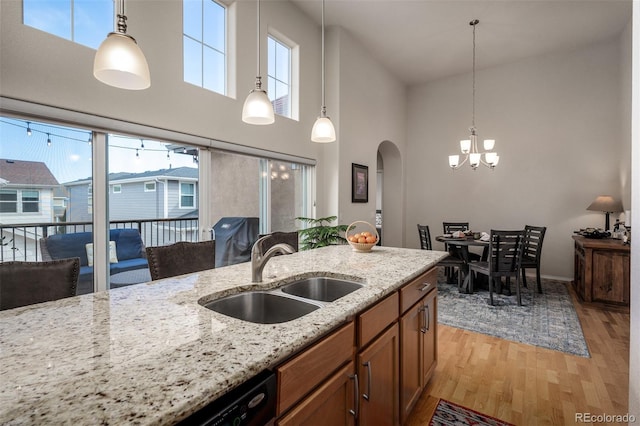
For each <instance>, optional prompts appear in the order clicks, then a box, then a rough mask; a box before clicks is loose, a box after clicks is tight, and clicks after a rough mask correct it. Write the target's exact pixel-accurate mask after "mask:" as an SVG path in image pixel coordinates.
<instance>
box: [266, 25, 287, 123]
mask: <svg viewBox="0 0 640 426" xmlns="http://www.w3.org/2000/svg"><path fill="white" fill-rule="evenodd" d="M267 49H268V52H269V53H268V55H269V56H268V64H267V77H268V79H269V86H268V90H267V92H268V94H269V99H270V100H271V103H272V104H273V110H274V112H275V113H276V114H278V115H282V116H285V117H289V118H291V49H290V48H289V47H288V46H286V45H285V44H283V43H281V42H280V41H278V40H276V39H275V38H273V37H272V36H269V38H268V42H267Z"/></svg>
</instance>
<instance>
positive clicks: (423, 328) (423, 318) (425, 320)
mask: <svg viewBox="0 0 640 426" xmlns="http://www.w3.org/2000/svg"><path fill="white" fill-rule="evenodd" d="M425 309H426V308H425V307H424V305H422V306H420V307H419V308H418V315H420V312H422V319H420V317H418V321H419V326H420V331H421V332H422V333H423V334H424V333H426V332H427V319H426V318H427V317H426V316H425V314H424V312H425ZM422 324H424V325H422Z"/></svg>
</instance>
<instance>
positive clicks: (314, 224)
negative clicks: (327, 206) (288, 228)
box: [296, 216, 347, 250]
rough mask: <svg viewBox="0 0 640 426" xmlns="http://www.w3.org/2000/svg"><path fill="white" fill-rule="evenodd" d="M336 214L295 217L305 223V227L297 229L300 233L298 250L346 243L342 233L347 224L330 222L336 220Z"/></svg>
mask: <svg viewBox="0 0 640 426" xmlns="http://www.w3.org/2000/svg"><path fill="white" fill-rule="evenodd" d="M337 219H338V217H337V216H328V217H321V218H318V219H314V218H311V217H297V218H296V220H299V221H301V222H303V223H305V224H306V225H307V227H305V229H301V230H300V231H298V234H299V235H300V250H311V249H314V248H318V247H326V246H330V245H338V244H346V242H347V240H346V239H345V238H344V236H343V235H344V233H345V231H346V230H347V225H333V226H331V225H330V223H331V222H333V221H335V220H337Z"/></svg>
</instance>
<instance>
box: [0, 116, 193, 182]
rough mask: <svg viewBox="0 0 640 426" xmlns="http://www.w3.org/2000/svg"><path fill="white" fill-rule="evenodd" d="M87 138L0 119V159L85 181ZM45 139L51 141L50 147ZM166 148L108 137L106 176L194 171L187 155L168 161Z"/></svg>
mask: <svg viewBox="0 0 640 426" xmlns="http://www.w3.org/2000/svg"><path fill="white" fill-rule="evenodd" d="M27 127H29V128H30V129H31V136H28V135H27ZM89 137H90V132H89V131H88V130H85V129H74V128H69V127H61V126H53V125H47V124H43V123H37V122H27V121H25V120H19V119H13V118H7V117H0V158H1V159H10V160H24V161H39V162H43V163H45V164H46V165H47V167H48V168H49V170H51V173H53V175H54V176H55V178H56V179H57V180H58V182H59V183H66V182H72V181H75V180H79V179H85V178H88V177H90V176H91V148H92V145H91V144H89ZM47 140H51V145H48V144H47ZM142 144H144V149H142V148H141V145H142ZM167 145H168V144H167V143H163V142H159V141H152V140H149V139H143V140H141V139H139V138H130V137H125V136H116V135H109V173H115V172H130V173H142V172H145V171H150V170H159V169H168V168H177V167H183V166H184V167H194V168H197V164H196V163H194V161H193V157H192V156H190V155H184V154H181V153H175V152H171V153H170V154H169V158H167V148H166V146H167ZM136 152H137V154H138V156H136ZM1 167H2V166H1V165H0V170H1ZM0 174H1V172H0Z"/></svg>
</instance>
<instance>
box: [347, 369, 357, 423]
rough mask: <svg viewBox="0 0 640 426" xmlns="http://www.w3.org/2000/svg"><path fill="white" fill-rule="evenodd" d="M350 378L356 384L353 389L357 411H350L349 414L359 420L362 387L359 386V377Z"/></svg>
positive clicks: (352, 376)
mask: <svg viewBox="0 0 640 426" xmlns="http://www.w3.org/2000/svg"><path fill="white" fill-rule="evenodd" d="M349 378H350V379H351V380H353V381H354V382H355V383H354V385H355V386H354V387H353V390H354V392H353V394H354V399H355V401H354V402H355V409H354V410H349V414H351V415H352V416H353V417H355V418H356V419H357V418H358V413H359V412H360V386H358V375H357V374H353V375H351V376H349Z"/></svg>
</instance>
